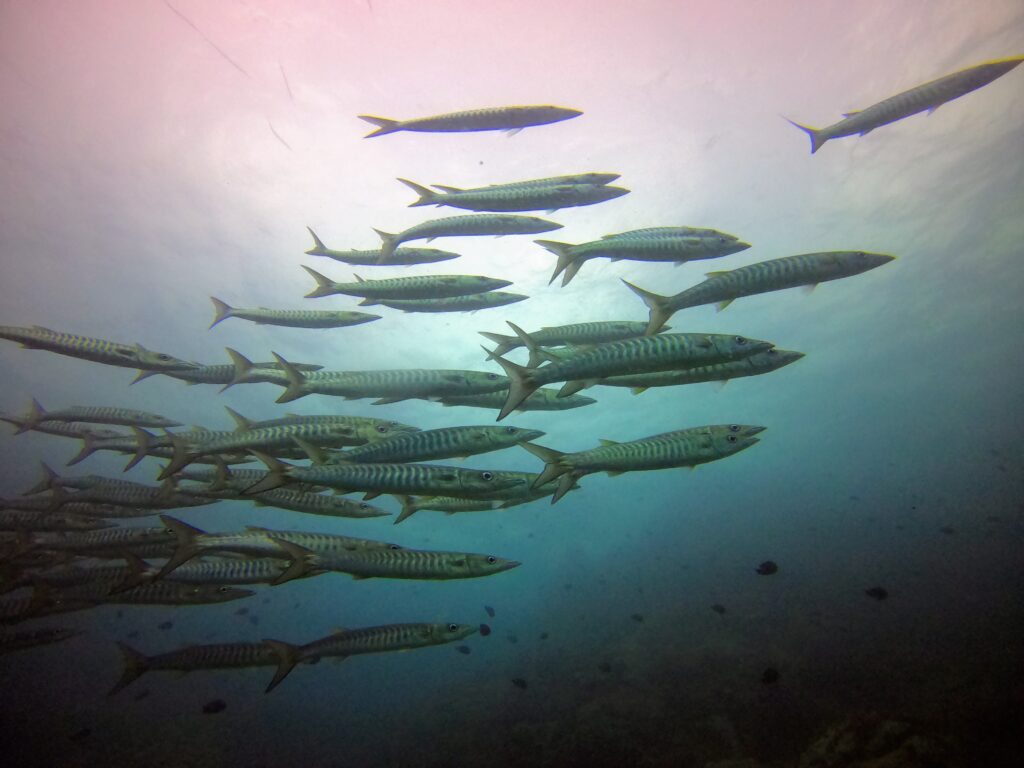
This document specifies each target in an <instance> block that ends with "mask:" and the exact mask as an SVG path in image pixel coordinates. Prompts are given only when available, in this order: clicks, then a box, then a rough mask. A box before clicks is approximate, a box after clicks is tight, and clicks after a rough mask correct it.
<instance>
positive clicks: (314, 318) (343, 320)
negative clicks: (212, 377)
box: [210, 296, 380, 328]
mask: <svg viewBox="0 0 1024 768" xmlns="http://www.w3.org/2000/svg"><path fill="white" fill-rule="evenodd" d="M210 301H212V302H213V307H214V310H215V311H216V315H215V316H214V318H213V322H212V323H210V328H213V326H215V325H217V324H218V323H220V322H221V321H223V320H227V319H228V318H229V317H237V318H239V319H241V320H249V321H250V322H253V323H257V324H259V325H281V326H285V327H287V328H344V327H345V326H349V325H361V324H363V323H369V322H372V321H374V320H380V315H371V314H367V313H366V312H339V311H333V310H314V309H266V308H265V307H258V308H254V309H244V308H240V307H231V306H228V305H227V304H225V303H224V302H223V301H221V300H220V299H218V298H215V297H213V296H211V297H210Z"/></svg>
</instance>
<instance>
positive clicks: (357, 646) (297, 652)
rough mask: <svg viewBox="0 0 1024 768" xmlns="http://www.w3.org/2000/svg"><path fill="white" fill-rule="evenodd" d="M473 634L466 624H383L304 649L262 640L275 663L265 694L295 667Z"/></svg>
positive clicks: (342, 632)
mask: <svg viewBox="0 0 1024 768" xmlns="http://www.w3.org/2000/svg"><path fill="white" fill-rule="evenodd" d="M476 631H477V628H476V627H475V626H470V625H468V624H454V623H452V624H387V625H384V626H379V627H363V628H360V629H339V630H338V631H337V632H335V633H334V634H332V635H328V636H327V637H325V638H322V639H320V640H315V641H313V642H312V643H307V644H306V645H290V644H289V643H283V642H281V641H280V640H272V639H269V638H264V640H263V642H264V643H266V644H267V645H269V646H270V647H271V648H273V649H274V651H275V652H276V653H277V657H278V660H279V663H278V668H277V672H276V674H275V675H274V679H273V680H271V681H270V684H269V685H268V686H267V693H270V692H271V691H272V690H274V688H276V687H277V686H278V685H280V684H281V681H282V680H284V679H285V678H286V677H287V676H288V673H289V672H291V671H292V669H294V668H295V665H296V664H299V663H303V662H309V663H313V662H315V661H319V660H320V659H322V658H336V659H342V660H344V659H347V658H348V657H349V656H355V655H358V654H363V653H385V652H388V651H406V650H410V649H412V648H425V647H427V646H431V645H443V644H445V643H454V642H457V641H459V640H462V639H463V638H465V637H469V636H470V635H472V634H473V633H474V632H476Z"/></svg>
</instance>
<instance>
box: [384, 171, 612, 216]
mask: <svg viewBox="0 0 1024 768" xmlns="http://www.w3.org/2000/svg"><path fill="white" fill-rule="evenodd" d="M399 181H400V182H402V183H403V184H405V185H406V186H407V187H409V188H410V189H411V190H412V191H413V192H415V193H416V194H417V195H419V196H420V197H419V199H418V200H417V201H416V202H414V203H410V204H409V207H410V208H414V207H417V206H420V205H436V206H448V207H449V208H462V209H464V210H467V211H496V212H512V211H548V212H549V213H552V212H554V211H557V210H559V209H560V208H575V207H579V206H584V205H594V204H596V203H603V202H605V201H606V200H614V199H615V198H616V197H621V196H622V195H625V194H628V193H629V190H628V189H624V188H622V187H609V186H605V185H602V184H538V185H526V184H520V185H515V186H493V187H480V188H477V189H463V190H458V191H451V192H436V191H434V190H432V189H428V188H427V187H424V186H422V185H420V184H416V183H415V182H412V181H409V180H408V179H399Z"/></svg>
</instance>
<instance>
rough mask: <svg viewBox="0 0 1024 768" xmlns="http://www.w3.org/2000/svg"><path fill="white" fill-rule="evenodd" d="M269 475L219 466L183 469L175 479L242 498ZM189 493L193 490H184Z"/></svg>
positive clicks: (308, 489) (314, 488)
mask: <svg viewBox="0 0 1024 768" xmlns="http://www.w3.org/2000/svg"><path fill="white" fill-rule="evenodd" d="M266 476H267V473H266V471H265V470H262V469H239V468H237V467H236V468H234V469H228V468H227V467H226V466H225V467H220V466H218V467H217V469H215V470H209V469H207V470H197V469H195V468H192V469H183V470H181V471H180V472H179V473H178V474H177V475H175V477H176V478H177V479H179V480H186V481H194V482H197V483H208V484H209V485H210V488H208V489H207V490H212V491H228V490H230V491H238V492H239V495H238V496H237V497H236V498H241V495H240V494H241V491H243V490H245V489H246V488H248V487H249V486H250V485H254V484H256V483H258V482H259V481H260V480H262V479H263V478H265V477H266ZM183 490H186V491H188V492H191V489H186V488H183ZM325 490H327V489H326V487H324V486H308V487H305V488H304V489H303V491H304V492H305V493H319V492H320V491H325Z"/></svg>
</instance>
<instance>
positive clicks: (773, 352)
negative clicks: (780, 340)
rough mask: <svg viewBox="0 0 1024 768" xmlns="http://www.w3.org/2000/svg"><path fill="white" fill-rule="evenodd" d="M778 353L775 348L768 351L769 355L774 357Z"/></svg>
mask: <svg viewBox="0 0 1024 768" xmlns="http://www.w3.org/2000/svg"><path fill="white" fill-rule="evenodd" d="M777 352H778V350H776V349H775V347H772V348H771V349H769V350H768V354H769V355H774V354H776V353H777Z"/></svg>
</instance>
